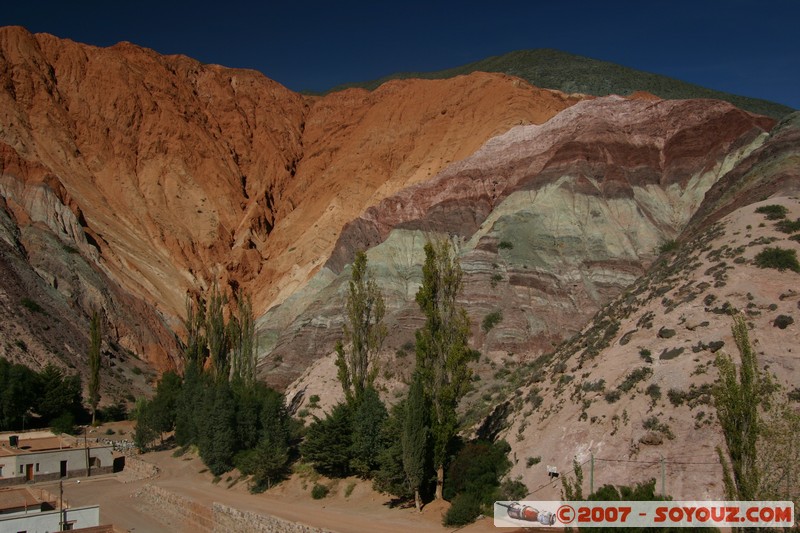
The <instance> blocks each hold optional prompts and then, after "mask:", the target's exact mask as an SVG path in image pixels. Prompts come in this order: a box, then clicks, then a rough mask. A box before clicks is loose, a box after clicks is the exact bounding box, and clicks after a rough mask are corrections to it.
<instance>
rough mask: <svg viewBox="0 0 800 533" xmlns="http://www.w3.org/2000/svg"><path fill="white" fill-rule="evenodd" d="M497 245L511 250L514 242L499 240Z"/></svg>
mask: <svg viewBox="0 0 800 533" xmlns="http://www.w3.org/2000/svg"><path fill="white" fill-rule="evenodd" d="M497 247H498V248H500V249H501V250H513V249H514V243H512V242H511V241H500V244H499V245H498V246H497Z"/></svg>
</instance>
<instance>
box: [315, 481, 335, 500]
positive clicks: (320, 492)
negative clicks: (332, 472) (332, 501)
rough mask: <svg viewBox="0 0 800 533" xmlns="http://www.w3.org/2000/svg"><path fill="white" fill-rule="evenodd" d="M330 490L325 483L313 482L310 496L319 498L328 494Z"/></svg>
mask: <svg viewBox="0 0 800 533" xmlns="http://www.w3.org/2000/svg"><path fill="white" fill-rule="evenodd" d="M330 490H331V489H329V488H328V487H327V486H326V485H320V484H319V483H315V484H314V487H313V488H312V489H311V497H312V498H314V499H315V500H321V499H323V498H325V497H326V496H327V495H328V493H329V492H330Z"/></svg>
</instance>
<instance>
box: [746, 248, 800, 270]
mask: <svg viewBox="0 0 800 533" xmlns="http://www.w3.org/2000/svg"><path fill="white" fill-rule="evenodd" d="M755 261H756V265H757V266H759V267H761V268H775V269H778V270H780V271H783V270H786V269H787V268H788V269H789V270H791V271H793V272H800V262H798V261H797V252H795V251H794V250H787V249H784V248H778V247H777V246H776V247H774V248H773V247H770V248H765V249H764V250H762V251H760V252H759V253H758V255H756V258H755Z"/></svg>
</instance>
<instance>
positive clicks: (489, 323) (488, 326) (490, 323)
mask: <svg viewBox="0 0 800 533" xmlns="http://www.w3.org/2000/svg"><path fill="white" fill-rule="evenodd" d="M502 320H503V312H502V311H499V310H498V311H492V312H491V313H489V314H488V315H486V316H485V317H483V322H482V323H481V328H482V329H483V332H484V333H489V332H490V331H491V330H492V328H494V327H495V326H496V325H497V324H499V323H500V322H501V321H502Z"/></svg>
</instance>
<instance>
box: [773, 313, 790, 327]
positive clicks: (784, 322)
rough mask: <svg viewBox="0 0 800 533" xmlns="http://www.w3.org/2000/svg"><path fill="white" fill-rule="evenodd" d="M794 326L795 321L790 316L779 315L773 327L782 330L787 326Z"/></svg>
mask: <svg viewBox="0 0 800 533" xmlns="http://www.w3.org/2000/svg"><path fill="white" fill-rule="evenodd" d="M792 324H794V319H793V318H792V317H790V316H789V315H778V316H777V317H776V318H775V321H774V322H773V323H772V325H773V326H775V327H776V328H780V329H786V327H787V326H790V325H792Z"/></svg>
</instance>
